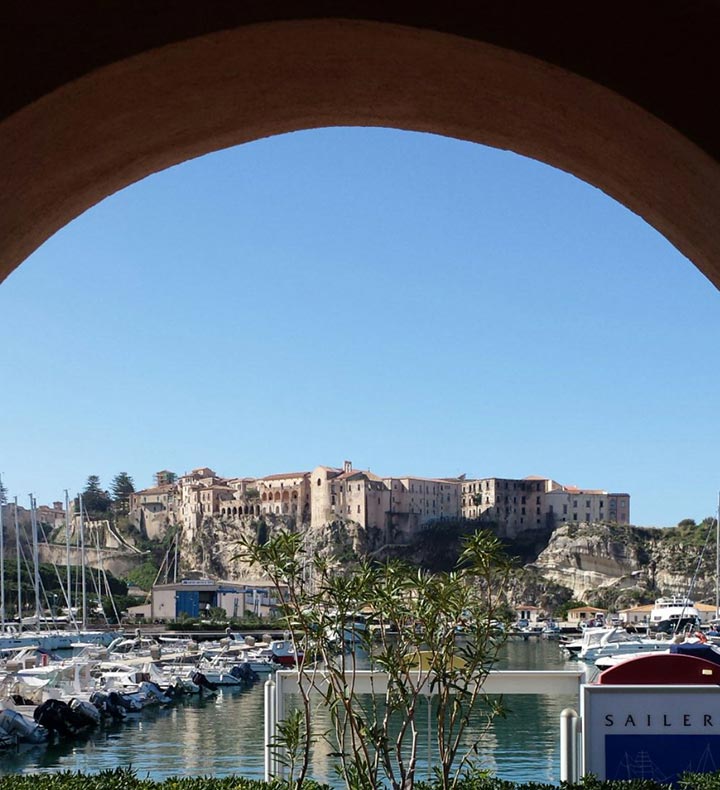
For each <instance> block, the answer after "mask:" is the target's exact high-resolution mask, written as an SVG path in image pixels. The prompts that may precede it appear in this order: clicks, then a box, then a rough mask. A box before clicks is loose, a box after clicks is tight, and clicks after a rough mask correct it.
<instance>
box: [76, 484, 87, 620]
mask: <svg viewBox="0 0 720 790" xmlns="http://www.w3.org/2000/svg"><path fill="white" fill-rule="evenodd" d="M78 502H79V503H80V569H81V570H80V585H81V586H82V627H83V631H86V630H87V591H86V589H85V521H84V516H83V501H82V494H78Z"/></svg>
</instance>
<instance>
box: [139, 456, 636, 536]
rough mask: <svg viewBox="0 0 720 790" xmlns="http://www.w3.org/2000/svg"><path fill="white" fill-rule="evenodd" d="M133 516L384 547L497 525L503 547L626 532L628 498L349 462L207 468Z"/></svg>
mask: <svg viewBox="0 0 720 790" xmlns="http://www.w3.org/2000/svg"><path fill="white" fill-rule="evenodd" d="M130 514H131V518H132V519H133V521H134V522H135V523H136V524H137V525H138V527H140V528H142V529H143V530H144V531H145V532H146V534H147V536H148V537H151V538H152V537H156V536H158V535H159V534H162V533H163V532H164V531H165V530H166V529H167V528H168V526H170V525H178V526H180V528H181V529H182V531H183V532H184V534H185V536H186V537H187V538H188V539H193V537H194V536H195V535H197V533H198V530H199V529H200V528H201V527H202V524H203V522H204V521H205V520H206V519H208V518H218V519H221V520H223V521H227V522H233V521H235V522H241V521H242V520H243V519H244V518H245V517H253V518H266V517H274V518H276V519H282V520H284V521H286V522H287V523H288V524H289V525H291V526H293V527H294V528H295V529H298V530H299V529H303V530H308V529H309V530H312V531H318V530H321V529H322V528H323V527H324V526H325V525H327V524H330V523H332V522H335V521H343V522H347V523H348V524H353V525H355V526H356V527H357V528H359V529H360V530H362V531H363V532H365V533H367V534H371V535H374V536H375V537H376V539H377V540H380V541H385V542H387V543H392V542H396V541H397V540H398V539H402V540H407V539H410V538H412V537H413V536H414V535H416V534H417V532H418V531H419V530H420V529H421V528H422V527H423V526H424V525H426V524H427V523H429V522H431V521H436V520H445V519H460V518H463V519H471V520H476V521H478V522H480V523H487V524H494V525H495V526H496V528H497V529H498V534H499V535H500V537H503V538H509V539H517V538H520V537H522V536H523V535H525V536H527V535H533V534H535V533H541V534H545V535H547V534H548V533H549V532H551V531H552V530H553V529H554V528H555V527H556V526H558V525H560V524H564V523H580V522H596V521H597V522H599V521H607V522H611V523H617V524H628V523H629V520H630V495H629V494H621V493H609V492H607V491H602V490H597V489H579V488H576V487H574V486H564V485H561V484H559V483H557V482H555V481H554V480H552V479H550V478H544V477H526V478H523V479H508V478H496V477H488V478H481V479H473V480H469V479H466V478H465V476H462V477H458V478H421V477H380V476H378V475H376V474H374V473H373V472H371V471H369V470H359V469H354V468H353V466H352V463H351V462H350V461H345V462H344V464H343V466H342V468H335V467H328V466H317V467H315V469H313V470H312V471H310V472H288V473H285V474H273V475H268V476H266V477H259V478H254V477H242V478H226V477H220V476H218V475H217V474H216V473H215V472H214V471H213V470H212V469H210V468H208V467H200V468H198V469H193V470H192V471H191V472H189V473H188V474H185V475H182V476H180V477H177V478H176V477H175V475H173V473H171V472H168V471H163V472H158V473H157V475H156V486H155V487H153V488H148V489H145V490H143V491H137V492H136V493H134V494H132V495H131V497H130Z"/></svg>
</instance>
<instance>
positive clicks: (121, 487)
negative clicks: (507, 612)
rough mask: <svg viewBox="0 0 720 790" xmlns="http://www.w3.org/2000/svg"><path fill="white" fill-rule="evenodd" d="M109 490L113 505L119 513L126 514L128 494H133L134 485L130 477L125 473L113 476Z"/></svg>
mask: <svg viewBox="0 0 720 790" xmlns="http://www.w3.org/2000/svg"><path fill="white" fill-rule="evenodd" d="M110 490H111V491H112V493H113V504H114V505H115V509H116V511H117V512H119V513H127V512H128V504H129V501H130V494H133V493H135V483H134V482H133V479H132V477H130V475H129V474H128V473H127V472H120V474H118V475H115V477H114V478H113V481H112V483H111V485H110Z"/></svg>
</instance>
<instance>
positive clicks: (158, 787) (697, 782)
mask: <svg viewBox="0 0 720 790" xmlns="http://www.w3.org/2000/svg"><path fill="white" fill-rule="evenodd" d="M287 787H288V785H287V783H286V782H281V781H275V782H270V783H266V782H262V781H259V780H257V779H246V778H244V777H241V776H226V777H222V778H213V777H171V778H169V779H165V780H162V781H155V780H153V779H147V778H145V779H141V778H139V777H138V776H137V775H136V774H135V772H134V771H132V770H130V769H127V768H116V769H115V770H112V771H101V772H100V773H97V774H83V773H72V772H70V771H64V772H61V773H56V774H29V775H22V776H20V775H17V776H4V777H0V790H287ZM304 787H306V788H307V789H308V790H330V789H329V787H328V786H327V785H323V784H320V783H318V782H311V781H309V782H306V783H305V784H304ZM438 787H439V784H436V783H435V782H418V783H417V788H418V790H438ZM669 787H670V786H669V785H667V784H660V783H658V782H654V781H652V780H650V779H632V780H629V781H619V780H613V781H601V780H600V779H596V778H595V777H594V776H587V777H584V778H583V779H582V780H581V781H580V782H579V783H577V784H568V783H565V782H563V783H562V784H561V785H560V787H559V788H558V787H557V786H556V785H551V784H547V783H545V782H524V783H517V782H511V781H508V780H507V779H498V778H496V777H492V776H485V775H482V774H475V775H473V776H469V777H466V778H465V779H461V780H460V781H459V782H458V784H457V786H456V790H668V788H669ZM676 788H677V790H720V771H718V772H716V773H712V774H685V775H683V777H682V778H681V779H680V780H679V782H678V784H677V785H676Z"/></svg>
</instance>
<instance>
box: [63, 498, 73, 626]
mask: <svg viewBox="0 0 720 790" xmlns="http://www.w3.org/2000/svg"><path fill="white" fill-rule="evenodd" d="M65 582H66V584H67V605H68V621H70V620H72V619H73V615H72V586H71V584H70V498H69V497H68V491H67V488H66V489H65Z"/></svg>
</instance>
